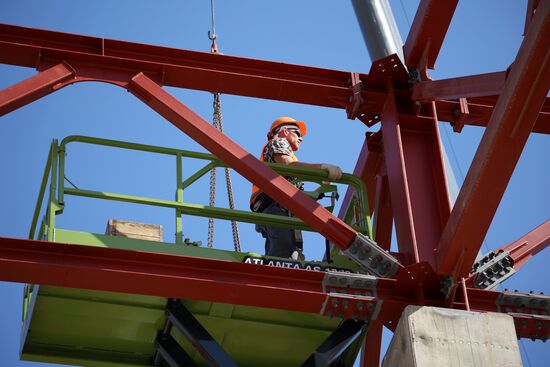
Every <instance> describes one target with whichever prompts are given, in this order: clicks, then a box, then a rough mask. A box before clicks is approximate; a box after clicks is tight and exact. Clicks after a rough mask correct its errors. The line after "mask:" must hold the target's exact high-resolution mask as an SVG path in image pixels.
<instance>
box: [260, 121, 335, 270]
mask: <svg viewBox="0 0 550 367" xmlns="http://www.w3.org/2000/svg"><path fill="white" fill-rule="evenodd" d="M306 131H307V127H306V124H305V123H304V122H302V121H297V120H295V119H293V118H292V117H280V118H278V119H277V120H275V121H274V122H273V124H271V127H270V129H269V132H268V133H267V143H266V144H265V145H264V147H263V148H262V154H261V156H260V160H261V161H264V162H270V163H282V164H288V165H290V166H295V167H305V168H318V169H324V170H327V171H328V178H329V179H330V180H338V179H339V178H340V177H342V170H341V169H340V167H338V166H334V165H331V164H327V163H303V162H299V161H298V158H296V155H295V154H294V152H296V151H297V150H298V149H299V148H300V144H301V143H302V140H303V137H304V136H305V135H306ZM285 178H286V179H287V180H288V181H289V182H290V183H292V184H293V185H294V186H296V187H297V188H299V189H300V190H302V189H303V182H301V181H300V180H299V179H298V178H297V177H285ZM250 209H251V210H252V211H254V212H257V213H267V214H275V215H282V216H287V217H288V216H292V214H291V213H290V211H289V210H288V209H286V208H284V207H283V206H281V205H280V204H279V203H277V202H276V201H274V200H273V199H271V198H270V197H269V196H268V195H266V194H265V193H263V192H262V191H261V190H260V189H259V188H258V187H257V186H253V187H252V196H251V198H250ZM256 231H258V232H260V233H261V234H262V236H263V237H264V238H265V239H266V240H265V255H266V256H276V257H282V258H291V259H294V260H304V258H305V257H304V255H303V241H302V232H301V231H300V230H292V229H288V228H280V227H271V226H268V225H256Z"/></svg>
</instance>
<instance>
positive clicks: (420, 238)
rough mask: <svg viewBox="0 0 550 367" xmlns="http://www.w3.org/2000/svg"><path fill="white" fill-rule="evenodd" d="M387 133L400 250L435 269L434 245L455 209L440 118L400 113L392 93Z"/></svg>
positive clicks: (386, 112)
mask: <svg viewBox="0 0 550 367" xmlns="http://www.w3.org/2000/svg"><path fill="white" fill-rule="evenodd" d="M382 138H383V143H384V156H385V162H386V169H387V172H388V182H389V189H390V196H391V205H392V211H393V216H394V219H395V231H396V235H397V240H398V245H399V252H400V253H401V255H403V256H404V259H406V260H407V261H405V260H404V261H405V263H406V264H410V263H415V262H420V261H426V262H428V263H430V264H431V265H432V267H433V268H435V265H436V261H435V260H436V258H435V252H434V249H435V248H436V246H437V242H438V241H439V238H440V236H441V232H442V231H443V227H444V225H445V223H446V221H447V218H448V216H449V213H450V211H451V204H450V199H449V192H448V188H447V183H446V179H445V168H444V163H443V157H442V150H441V149H442V147H441V141H440V139H439V131H438V128H437V121H436V119H434V118H428V117H418V116H409V115H398V113H397V110H396V105H395V99H394V97H393V94H390V97H389V98H388V100H387V102H386V104H385V106H384V111H383V112H382Z"/></svg>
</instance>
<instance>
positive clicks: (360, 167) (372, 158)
mask: <svg viewBox="0 0 550 367" xmlns="http://www.w3.org/2000/svg"><path fill="white" fill-rule="evenodd" d="M381 138H382V134H381V133H380V132H377V133H368V135H367V137H366V138H365V142H364V143H363V147H362V148H361V151H360V152H359V158H358V159H357V162H356V163H355V168H354V169H353V174H354V175H355V176H357V177H360V178H361V180H362V181H363V182H364V183H365V186H366V188H367V194H368V203H369V209H370V211H371V212H372V211H373V209H374V205H375V192H376V173H377V172H378V171H379V167H380V166H381V165H383V164H384V162H383V161H384V155H383V153H382V146H381ZM354 191H355V189H354V188H353V187H348V189H347V191H346V194H345V195H344V200H342V205H341V206H340V212H339V213H338V217H339V218H343V217H344V215H345V214H346V211H347V210H348V207H349V204H350V201H351V198H352V196H353V193H354Z"/></svg>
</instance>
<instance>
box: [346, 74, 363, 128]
mask: <svg viewBox="0 0 550 367" xmlns="http://www.w3.org/2000/svg"><path fill="white" fill-rule="evenodd" d="M349 84H350V89H351V93H352V95H351V96H350V97H349V104H348V105H347V107H346V114H347V116H348V119H350V120H355V119H356V118H357V115H358V113H359V107H361V104H362V103H363V98H362V97H361V90H362V87H363V83H362V82H361V79H360V77H359V74H358V73H350V80H349Z"/></svg>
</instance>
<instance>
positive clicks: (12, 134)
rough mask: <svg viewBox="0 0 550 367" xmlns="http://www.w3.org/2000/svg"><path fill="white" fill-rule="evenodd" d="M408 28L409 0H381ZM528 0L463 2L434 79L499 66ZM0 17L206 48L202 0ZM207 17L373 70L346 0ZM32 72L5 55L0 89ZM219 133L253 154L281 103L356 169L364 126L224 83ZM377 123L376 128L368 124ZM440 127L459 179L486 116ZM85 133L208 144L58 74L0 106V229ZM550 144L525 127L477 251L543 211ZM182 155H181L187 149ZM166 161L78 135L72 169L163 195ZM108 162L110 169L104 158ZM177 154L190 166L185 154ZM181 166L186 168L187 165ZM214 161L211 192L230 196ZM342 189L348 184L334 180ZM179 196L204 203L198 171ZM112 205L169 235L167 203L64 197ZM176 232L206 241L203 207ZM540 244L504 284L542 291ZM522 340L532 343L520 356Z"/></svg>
mask: <svg viewBox="0 0 550 367" xmlns="http://www.w3.org/2000/svg"><path fill="white" fill-rule="evenodd" d="M390 3H391V5H392V9H393V11H394V14H395V18H396V20H397V23H398V27H399V30H400V32H401V36H402V38H403V40H405V39H406V36H407V33H408V29H409V26H410V22H412V19H413V17H414V13H415V11H416V7H417V5H418V1H412V0H402V1H390ZM525 6H526V1H517V0H502V1H496V0H492V1H488V0H487V1H482V2H480V1H474V0H463V1H460V3H459V5H458V8H457V11H456V13H455V16H454V18H453V22H452V23H451V26H450V29H449V32H448V34H447V37H446V40H445V43H444V44H443V47H442V50H441V53H440V56H439V58H438V61H437V63H436V70H435V71H432V72H431V75H432V77H433V78H434V79H441V78H448V77H455V76H462V75H470V74H477V73H485V72H492V71H500V70H504V69H506V68H507V67H508V66H509V65H510V63H511V62H512V61H513V60H514V57H515V55H516V53H517V50H518V48H519V45H520V43H521V40H522V33H523V21H524V14H525ZM0 22H1V23H8V24H16V25H22V26H29V27H35V28H43V29H51V30H57V31H63V32H68V33H76V34H83V35H90V36H96V37H105V38H112V39H120V40H127V41H133V42H140V43H146V44H155V45H162V46H170V47H177V48H183V49H190V50H198V51H209V48H210V41H209V40H208V38H207V31H208V30H209V29H210V1H207V0H202V1H199V0H189V1H168V0H167V1H163V2H151V1H129V0H126V1H117V2H113V1H106V0H101V1H100V0H98V1H80V0H73V1H60V0H57V1H56V0H52V1H48V2H47V6H46V2H39V1H29V0H19V1H16V2H14V1H2V2H0ZM216 30H217V33H218V37H219V38H218V43H219V47H220V49H221V52H223V53H225V54H227V55H235V56H243V57H250V58H257V59H267V60H273V61H281V62H286V63H295V64H303V65H310V66H317V67H325V68H330V69H339V70H347V71H357V72H365V73H366V72H368V70H369V68H370V64H371V60H370V59H369V56H368V53H367V51H366V47H365V46H364V43H363V39H362V36H361V34H360V31H359V27H358V25H357V21H356V19H355V15H354V13H353V9H352V7H351V3H350V2H349V1H329V0H317V1H313V0H304V1H300V2H296V1H289V0H285V1H277V2H264V1H252V0H247V1H245V0H241V1H238V2H235V1H223V0H218V1H216ZM34 73H35V71H34V70H32V69H25V68H19V67H14V66H8V65H0V88H2V89H3V88H5V87H7V86H10V85H12V84H13V83H16V82H18V81H20V80H22V79H24V78H26V77H29V76H31V75H33V74H34ZM167 89H168V90H169V91H170V92H172V93H174V95H175V96H176V97H177V98H179V99H180V100H181V101H182V102H184V103H185V104H187V105H188V106H189V107H190V108H191V109H193V110H194V111H195V112H197V113H198V114H199V115H201V116H202V117H203V118H205V119H207V120H211V116H212V96H211V95H210V94H209V93H205V92H198V91H189V90H182V89H173V88H167ZM222 101H223V102H222V103H223V117H224V125H225V130H226V133H227V135H228V136H229V137H231V138H232V139H234V140H235V141H236V142H237V143H239V144H240V145H241V146H243V147H244V148H245V149H247V150H249V151H251V152H253V153H255V154H256V152H258V151H259V150H260V149H261V146H262V144H263V142H264V139H265V133H266V129H267V127H268V126H269V124H270V123H271V121H273V120H274V119H275V118H277V117H279V116H282V115H288V116H293V117H295V118H298V119H303V120H304V121H306V122H308V124H309V130H308V136H307V139H306V140H305V141H304V143H303V145H302V148H301V150H300V154H299V157H300V160H302V161H305V162H330V163H335V164H338V165H340V166H341V167H342V168H343V170H344V171H346V172H352V171H353V167H354V166H355V161H356V157H357V154H358V152H359V150H360V148H361V145H362V142H363V136H364V132H365V131H367V129H366V127H365V126H364V125H363V124H362V123H360V122H359V121H351V120H347V119H346V116H345V112H344V111H341V110H335V109H329V108H322V107H314V106H302V105H298V104H292V103H284V102H276V101H267V100H260V99H254V98H244V97H237V96H229V95H227V96H226V95H224V96H222ZM378 128H379V127H378V126H375V127H374V128H372V129H371V130H372V131H374V130H377V129H378ZM440 128H441V135H442V140H443V142H444V145H445V147H446V149H447V153H448V155H449V160H450V162H451V165H452V166H453V170H454V173H455V176H456V178H457V181H458V183H459V185H460V184H461V183H462V181H463V178H464V175H465V174H466V172H467V169H468V167H469V165H470V162H471V160H472V158H473V156H474V153H475V149H476V148H477V145H478V143H479V140H480V139H481V135H482V133H483V129H481V128H476V127H466V128H465V129H464V130H463V132H462V133H461V134H455V133H453V132H452V129H451V128H450V126H449V125H448V124H446V123H442V124H441V126H440ZM76 134H79V135H88V136H94V137H101V138H109V139H117V140H125V141H132V142H139V143H144V144H152V145H161V146H168V147H175V148H183V149H188V150H199V151H204V149H203V148H202V147H200V146H198V145H197V144H196V143H194V142H193V141H191V140H190V139H189V138H187V137H186V136H185V135H184V134H183V133H182V132H180V131H179V130H177V129H176V128H175V127H173V126H172V125H171V124H170V123H168V122H166V121H165V120H164V119H162V118H161V117H159V116H158V115H157V114H156V113H154V112H153V111H152V110H150V109H149V108H148V107H146V106H145V105H144V104H142V103H141V102H140V101H138V100H137V99H136V98H135V97H134V96H133V95H131V94H129V93H127V92H125V91H123V90H122V89H120V88H117V87H114V86H110V85H106V84H99V83H81V84H77V85H73V86H70V87H67V88H65V89H63V90H61V91H59V92H56V93H55V94H52V95H50V96H48V97H46V98H44V99H41V100H39V101H36V102H34V103H33V104H31V105H28V106H25V107H24V108H21V109H19V110H17V111H15V112H13V113H11V114H9V115H6V116H3V117H2V118H1V119H0V137H2V144H0V170H1V172H3V179H2V180H0V200H1V202H2V204H3V205H2V211H1V212H0V219H1V220H0V235H1V236H7V237H20V238H25V237H26V236H27V233H28V228H29V225H30V221H31V216H32V211H33V208H34V205H35V202H36V196H37V191H38V187H39V184H40V179H41V175H42V170H43V166H44V163H45V160H46V154H47V151H48V147H49V144H50V143H51V141H52V139H54V138H57V139H59V140H61V139H62V138H63V137H65V136H68V135H76ZM549 156H550V145H549V144H548V137H545V136H542V135H540V134H532V135H531V137H530V138H529V141H528V143H527V145H526V147H525V150H524V152H523V154H522V157H521V159H520V161H519V164H518V166H517V169H516V172H515V173H514V175H513V177H512V179H511V182H510V184H509V186H508V189H507V191H506V193H505V195H504V198H503V201H502V203H501V205H500V207H499V208H498V211H497V214H496V216H495V219H494V221H493V223H492V225H491V228H490V229H489V232H488V234H487V237H486V240H485V242H484V246H483V251H484V252H486V251H488V250H489V249H493V248H498V247H500V246H502V245H504V244H506V243H508V242H511V241H513V240H515V239H516V238H518V237H520V236H522V235H523V234H525V233H526V232H528V231H530V230H531V229H533V228H534V227H536V226H537V225H539V224H541V223H543V222H544V221H545V220H547V219H548V217H549V209H548V208H549V207H550V194H549V193H548V190H547V188H548V187H550V170H549V169H548V167H549V166H548V161H547V159H548V158H547V157H549ZM184 163H185V162H184ZM174 165H175V164H174V162H173V160H171V159H165V158H162V157H148V156H143V155H140V154H130V153H127V152H124V153H120V152H116V151H114V150H106V151H105V150H98V149H95V148H90V147H77V146H76V145H75V146H74V151H71V152H69V156H68V161H67V176H68V177H69V178H70V179H71V181H72V182H74V183H75V184H76V185H77V186H78V187H80V188H87V189H93V190H99V191H109V192H117V193H126V194H133V195H141V196H147V197H152V198H161V199H172V198H173V193H174V181H175V173H174V169H173V167H174ZM107 167H108V169H109V170H110V172H109V174H106V172H107V171H106V170H107ZM185 167H189V168H190V170H191V169H192V168H193V167H195V165H194V163H193V162H189V163H188V165H186V166H185ZM185 170H186V168H184V173H185V172H187V173H189V172H190V171H185ZM221 176H222V174H221V172H220V173H219V175H218V177H219V181H218V182H219V184H218V190H217V196H218V198H219V205H220V206H223V205H226V200H225V199H224V186H223V182H222V177H221ZM233 177H234V178H233V180H234V185H235V196H236V200H237V207H238V208H241V209H245V208H246V207H247V200H248V196H249V193H250V185H249V184H248V182H246V181H245V180H244V179H242V178H240V177H239V176H238V175H236V174H234V176H233ZM341 192H343V188H341ZM185 200H186V201H188V202H193V203H202V204H206V203H207V202H208V188H207V181H203V182H202V184H201V185H200V187H199V188H197V189H196V190H194V191H191V192H190V193H189V194H188V195H187V196H186V197H185ZM109 218H117V219H126V220H134V221H139V222H146V223H158V224H162V225H163V226H164V228H165V239H166V241H172V240H173V236H172V234H173V233H174V216H173V213H172V212H171V211H168V210H166V209H153V208H145V207H139V206H136V205H130V204H120V205H119V204H113V203H109V202H107V203H97V202H91V201H90V200H85V199H76V198H69V199H68V200H67V207H66V210H65V214H63V215H62V216H61V217H60V218H59V220H58V222H59V226H60V227H62V228H68V229H75V230H82V231H91V232H97V233H103V232H104V230H105V224H106V222H107V220H108V219H109ZM183 220H184V233H185V235H186V236H188V237H190V238H191V239H193V240H202V241H203V243H206V235H207V230H206V228H207V227H206V220H197V219H194V218H188V217H185V218H184V219H183ZM240 232H241V238H242V240H241V241H242V247H243V250H245V251H255V252H261V248H262V246H263V245H262V240H261V239H260V238H259V236H258V235H257V234H256V233H255V232H254V230H253V227H252V226H250V225H240ZM322 243H323V241H322V240H321V238H319V237H318V236H315V235H311V236H309V235H308V236H307V237H306V245H305V246H306V248H305V252H306V256H308V258H311V259H315V258H319V257H320V256H321V255H320V254H321V250H320V248H321V247H322ZM216 247H218V248H227V249H229V248H231V247H232V243H231V231H230V228H229V226H228V224H227V223H221V222H217V223H216ZM549 258H550V257H549V254H548V251H546V252H543V253H540V254H539V255H538V256H537V257H536V258H534V259H533V260H532V261H531V262H530V263H529V264H528V265H526V266H525V267H524V268H523V269H522V270H521V271H520V273H519V274H516V275H515V276H514V277H512V278H511V279H509V280H508V281H507V282H505V283H504V287H507V288H510V289H518V290H522V291H529V290H534V291H537V292H539V291H543V292H545V293H548V291H549V290H550V289H549V288H548V283H547V282H546V279H548V278H549V277H550V271H549V270H548V267H547V266H546V267H545V265H546V264H548V260H549ZM22 287H23V286H22V285H21V284H13V283H5V282H0V307H1V310H2V312H1V313H0V325H2V327H1V328H0V362H1V363H0V364H1V365H3V366H27V365H29V366H30V365H31V363H28V362H21V361H18V348H19V337H20V330H19V329H20V315H21V295H22ZM521 349H522V353H523V358H524V365H525V366H543V365H546V364H545V363H544V361H545V359H547V358H548V357H549V356H550V354H549V352H548V350H549V349H548V347H547V345H546V344H543V343H542V342H540V341H539V342H531V341H523V342H522V344H521ZM525 351H526V352H527V354H526V355H525Z"/></svg>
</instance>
